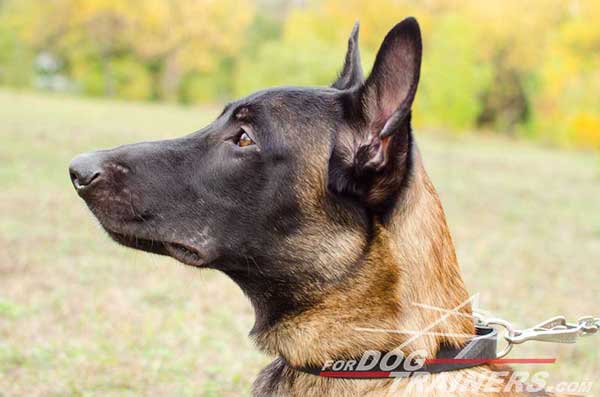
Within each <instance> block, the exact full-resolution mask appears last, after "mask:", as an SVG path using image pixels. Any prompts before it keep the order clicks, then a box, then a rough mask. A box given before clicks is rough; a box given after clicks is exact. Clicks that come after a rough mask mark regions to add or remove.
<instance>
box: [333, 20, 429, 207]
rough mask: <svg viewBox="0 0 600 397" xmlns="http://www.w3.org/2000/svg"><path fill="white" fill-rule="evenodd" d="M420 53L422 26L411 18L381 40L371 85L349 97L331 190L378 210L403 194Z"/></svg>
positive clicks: (410, 142)
mask: <svg viewBox="0 0 600 397" xmlns="http://www.w3.org/2000/svg"><path fill="white" fill-rule="evenodd" d="M421 53H422V44H421V32H420V29H419V24H418V23H417V21H416V20H415V19H414V18H407V19H405V20H403V21H402V22H400V23H399V24H397V25H396V26H395V27H394V28H393V29H392V30H391V31H390V32H389V33H388V34H387V36H386V37H385V39H384V40H383V43H382V44H381V47H380V49H379V52H378V53H377V57H376V58H375V64H374V65H373V70H372V72H371V74H370V75H369V77H368V78H367V80H366V81H365V82H364V83H363V84H362V85H361V86H360V87H358V88H357V89H355V90H352V91H350V92H349V93H348V94H347V95H346V101H345V106H346V108H350V110H348V109H346V110H347V111H346V114H348V115H351V116H352V117H353V119H352V120H349V122H348V126H349V127H348V128H341V129H340V130H339V131H338V133H337V136H336V140H335V145H334V148H333V151H332V154H331V158H330V163H329V187H330V189H332V190H333V191H335V192H339V193H349V194H351V195H355V196H358V197H359V198H361V199H362V200H364V202H366V204H367V205H368V206H369V207H370V208H371V209H372V210H374V211H377V210H378V209H380V208H378V207H381V206H382V205H383V204H384V203H385V202H386V200H388V199H389V198H390V197H391V196H392V194H393V193H394V192H397V191H399V189H400V187H401V184H402V181H403V179H404V177H405V176H406V174H407V171H408V167H409V163H410V148H411V145H412V136H411V127H410V116H411V106H412V103H413V100H414V97H415V93H416V90H417V84H418V81H419V73H420V68H421Z"/></svg>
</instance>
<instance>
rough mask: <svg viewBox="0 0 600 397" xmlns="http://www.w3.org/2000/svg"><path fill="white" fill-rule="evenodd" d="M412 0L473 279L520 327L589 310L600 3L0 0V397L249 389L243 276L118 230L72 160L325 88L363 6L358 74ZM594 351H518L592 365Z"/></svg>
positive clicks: (588, 376)
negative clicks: (75, 175) (101, 219)
mask: <svg viewBox="0 0 600 397" xmlns="http://www.w3.org/2000/svg"><path fill="white" fill-rule="evenodd" d="M408 15H414V16H416V17H417V18H418V20H419V22H420V24H421V28H422V31H423V39H424V58H423V70H422V74H421V82H420V86H419V92H418V94H417V99H416V103H415V105H414V117H413V118H414V122H413V124H414V127H415V129H416V136H417V140H418V141H419V143H420V147H421V150H422V152H423V157H424V159H425V164H426V166H427V168H428V170H429V172H430V174H431V176H432V179H433V181H434V183H435V184H436V186H437V187H438V189H439V191H440V195H441V197H442V201H443V203H444V205H445V207H446V210H447V215H448V218H449V224H450V228H451V230H452V232H453V235H454V239H455V242H456V245H457V249H458V255H459V259H460V261H461V265H462V269H463V274H464V277H465V280H466V282H467V285H468V287H469V289H470V291H471V292H473V293H475V292H479V293H480V294H481V295H480V302H481V306H482V307H484V308H486V309H489V310H491V311H493V312H495V313H496V314H497V315H499V316H501V317H505V318H508V319H510V320H512V321H514V322H515V323H516V324H517V325H518V326H531V325H534V324H536V323H538V322H540V321H542V320H543V319H546V318H548V317H550V316H553V315H556V314H565V315H567V316H568V317H569V319H572V320H575V319H576V318H577V317H578V316H582V315H585V314H595V315H599V314H600V305H598V300H597V296H599V295H600V267H599V263H598V261H599V258H600V211H599V202H600V161H599V160H598V158H599V157H598V152H599V151H600V24H598V21H599V20H600V1H597V0H531V1H528V2H526V3H524V2H522V1H517V0H503V1H499V0H498V1H496V0H490V1H476V0H473V1H470V0H464V1H449V0H426V1H394V0H371V1H368V2H367V1H354V0H346V1H342V0H324V1H301V0H256V1H233V0H219V1H216V0H136V1H133V0H131V1H127V0H0V138H1V143H0V192H1V193H0V396H1V397H7V396H11V397H12V396H28V397H29V396H139V395H165V396H238V395H247V394H248V393H249V388H250V384H251V382H252V380H253V379H254V378H255V376H256V374H257V373H258V370H259V369H260V368H261V367H262V366H263V365H264V364H266V363H267V362H268V361H269V360H268V358H267V357H264V356H262V355H261V354H260V353H258V352H257V351H256V349H255V348H254V347H253V346H252V344H251V341H250V340H249V339H248V337H247V332H248V331H249V329H250V328H251V327H252V323H253V313H252V309H251V307H250V306H249V304H248V302H247V301H246V299H245V298H244V297H243V295H242V294H241V292H240V291H239V290H238V289H237V287H236V286H235V285H234V284H233V283H232V282H231V281H229V280H228V279H227V278H225V277H224V276H222V275H221V274H218V273H216V272H201V271H197V270H195V269H189V268H186V267H184V266H182V265H178V264H175V263H171V262H173V261H172V260H170V259H168V258H162V257H156V256H152V255H149V254H143V253H138V252H134V251H130V250H127V249H125V248H122V247H118V246H117V245H116V244H114V243H111V242H110V241H109V240H108V238H107V237H106V236H103V235H102V232H101V231H100V228H99V227H98V226H97V225H96V223H95V221H94V220H93V218H92V216H91V215H90V214H89V213H88V212H87V210H86V209H85V206H84V204H83V202H81V200H79V199H78V198H77V197H76V194H75V193H74V192H73V189H72V187H71V186H70V181H69V178H68V174H67V165H68V163H69V160H70V158H72V157H73V156H74V155H75V154H77V153H79V152H83V151H88V150H92V149H98V148H103V147H110V146H115V145H118V144H123V143H130V142H135V141H140V140H150V139H162V138H168V137H174V136H178V135H183V134H185V133H188V132H191V131H194V130H197V129H199V128H201V127H202V126H204V125H206V124H207V123H209V122H210V121H211V120H212V119H213V118H214V117H215V116H216V115H217V114H218V112H219V111H220V108H221V107H222V104H223V103H224V102H225V101H227V100H230V99H231V98H235V97H239V96H243V95H246V94H248V93H250V92H252V91H254V90H256V89H260V88H264V87H267V86H274V85H328V84H330V83H331V82H332V81H333V80H334V78H335V76H336V74H337V73H338V71H339V70H340V68H341V66H342V63H343V57H344V53H345V49H346V42H347V38H348V35H349V33H350V31H351V29H352V25H353V24H354V22H355V21H356V20H359V21H360V23H361V31H360V46H361V51H362V56H363V63H364V69H365V71H368V70H369V69H370V67H371V65H372V62H373V58H374V55H375V52H376V50H377V48H378V46H379V44H380V43H381V41H382V39H383V37H384V36H385V34H386V33H387V31H388V30H389V29H390V28H391V27H392V26H393V25H394V24H396V23H397V22H399V21H400V20H401V19H403V18H404V17H406V16H408ZM599 351H600V339H599V338H588V339H586V340H584V341H582V342H580V343H579V344H578V345H576V346H558V345H543V344H542V345H540V344H536V345H532V346H523V347H519V348H518V349H515V350H514V353H512V356H511V357H558V363H557V364H556V365H553V366H546V367H544V368H539V367H536V368H533V367H523V366H519V368H517V369H518V370H521V369H538V370H544V371H549V372H550V373H551V377H550V380H551V381H556V382H558V381H565V380H571V381H582V380H594V379H598V378H599V377H600V354H599V353H598V352H599ZM598 387H599V386H598V385H596V386H595V389H594V390H596V391H598V390H600V389H598Z"/></svg>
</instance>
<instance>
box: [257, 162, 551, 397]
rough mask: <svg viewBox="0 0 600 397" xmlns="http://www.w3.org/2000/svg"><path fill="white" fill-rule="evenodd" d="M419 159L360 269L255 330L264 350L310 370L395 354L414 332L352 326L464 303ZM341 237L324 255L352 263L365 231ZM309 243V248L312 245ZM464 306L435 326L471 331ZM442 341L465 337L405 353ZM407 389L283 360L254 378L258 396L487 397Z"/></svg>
mask: <svg viewBox="0 0 600 397" xmlns="http://www.w3.org/2000/svg"><path fill="white" fill-rule="evenodd" d="M414 155H415V156H414V157H415V164H414V174H413V176H412V180H411V183H410V185H409V186H410V188H409V189H408V190H406V191H405V192H404V193H403V194H404V196H403V197H401V198H400V200H401V201H402V202H403V203H406V205H404V206H402V207H400V208H397V209H396V210H395V213H394V214H393V217H392V219H391V222H388V223H386V225H385V226H384V225H383V224H382V223H381V222H379V223H378V224H377V225H376V227H375V236H374V239H373V241H372V243H371V245H370V246H369V248H368V250H367V252H366V255H365V257H364V262H363V264H362V266H360V268H359V270H358V271H357V273H356V274H355V275H354V276H352V277H348V278H347V279H346V280H344V281H343V282H341V283H339V284H337V285H336V286H335V287H333V288H332V289H331V290H327V291H323V295H322V299H321V300H320V302H319V303H318V304H316V305H314V306H312V307H310V308H309V309H307V310H305V311H303V312H301V313H299V314H296V315H293V316H290V317H287V318H285V319H283V320H282V321H280V322H279V323H278V324H276V325H275V326H273V327H272V328H270V329H269V330H267V331H265V332H263V333H261V334H259V335H256V336H255V337H256V342H257V344H258V346H259V347H260V348H261V349H263V350H264V351H265V352H267V353H270V354H273V355H280V356H282V357H284V358H285V360H286V361H287V362H288V363H289V364H291V365H292V366H307V365H313V366H314V365H321V364H322V363H324V362H325V361H326V360H328V359H344V358H346V359H350V358H354V357H357V356H360V355H361V354H362V353H363V352H364V351H366V350H373V349H374V350H380V351H391V350H393V349H395V348H396V347H397V346H398V345H400V344H401V343H403V342H405V341H406V340H407V338H408V337H409V336H407V335H405V334H398V333H370V332H360V331H357V330H356V329H355V328H358V327H365V328H382V329H390V330H392V329H402V330H421V329H424V328H425V327H426V326H427V325H429V324H431V323H433V322H434V321H435V320H436V319H439V318H440V316H441V315H442V313H439V312H435V311H431V310H424V309H422V308H419V307H416V306H414V305H413V304H412V303H422V304H428V305H432V306H437V307H443V308H447V309H452V308H454V307H456V306H459V305H460V304H461V303H463V302H465V301H467V299H468V294H467V292H466V289H465V286H464V283H463V281H462V278H461V276H460V272H459V267H458V263H457V259H456V255H455V251H454V245H453V243H452V239H451V236H450V233H449V231H448V227H447V225H446V220H445V216H444V213H443V209H442V206H441V204H440V201H439V198H438V195H437V193H436V191H435V189H434V188H433V186H432V184H431V182H430V180H429V177H428V176H427V174H426V172H425V170H424V169H423V166H422V164H421V160H420V157H419V155H418V153H416V152H415V154H414ZM317 179H318V178H317ZM307 180H312V181H314V180H315V179H313V178H307ZM313 183H314V182H313ZM304 191H312V192H314V191H315V190H312V189H306V190H304ZM303 199H304V200H305V202H306V203H307V204H306V205H310V204H308V202H309V201H310V200H309V199H312V200H314V199H315V198H314V197H309V196H308V195H304V197H303ZM313 202H315V201H313ZM311 210H314V208H311ZM315 216H324V215H315ZM342 240H346V241H337V242H335V243H334V244H338V246H337V249H336V250H334V251H333V252H338V254H336V255H337V258H327V259H328V260H355V259H356V258H348V257H347V256H346V253H347V252H349V251H350V249H349V248H350V246H351V245H352V244H360V243H361V241H360V239H359V237H358V236H347V239H342ZM304 243H305V244H307V242H306V241H305V242H304ZM310 243H314V244H317V245H322V243H323V240H322V239H320V240H319V241H316V240H314V241H309V242H308V244H310ZM345 245H346V247H345ZM345 248H348V249H345ZM313 249H314V246H313ZM330 252H331V251H330ZM459 311H460V312H461V313H463V315H462V316H460V315H452V316H450V317H449V318H447V319H446V320H444V321H442V322H440V323H439V324H438V325H437V326H435V327H434V328H433V329H431V330H430V331H432V332H443V333H453V334H473V332H474V327H473V322H472V320H471V318H469V317H468V316H464V314H467V315H468V314H470V313H471V308H470V305H468V304H467V305H464V306H463V307H462V308H461V309H460V310H459ZM442 342H446V343H450V344H454V345H459V344H462V343H463V342H464V339H462V338H460V337H454V338H448V337H439V336H423V337H420V338H418V339H416V340H414V341H413V342H412V343H410V344H409V345H408V346H406V347H404V348H403V349H402V350H403V351H404V352H405V353H406V354H408V353H410V352H411V351H413V350H415V349H425V350H426V351H427V352H429V354H430V355H431V356H434V355H435V354H436V352H437V350H438V348H439V346H440V344H441V343H442ZM492 371H493V370H492V369H491V368H490V367H486V366H480V367H476V368H472V369H466V370H462V371H453V372H447V373H442V374H437V375H432V377H431V379H430V380H428V381H427V382H426V383H429V382H433V381H434V379H435V378H438V379H440V378H441V379H442V380H443V381H444V382H445V383H448V384H451V383H452V382H453V381H454V380H456V379H464V376H465V375H472V376H475V375H483V376H485V375H486V374H490V373H491V372H492ZM406 387H407V382H406V380H397V381H395V382H394V381H392V380H386V379H383V380H341V379H328V378H322V377H318V376H314V375H309V374H304V373H301V372H299V371H296V370H293V369H290V368H289V367H288V366H287V365H286V364H285V362H284V361H282V360H281V359H278V360H276V361H274V362H273V363H272V364H271V365H270V366H269V367H267V368H265V369H264V370H263V372H262V373H261V375H260V377H259V379H258V380H257V382H256V383H255V386H254V395H255V396H266V395H274V396H302V397H306V396H319V397H324V396H392V395H394V396H399V395H402V396H425V395H426V396H433V395H435V396H438V395H455V396H479V395H482V391H481V390H470V391H469V390H468V391H460V392H456V393H450V394H447V393H441V392H440V391H439V390H433V391H431V390H430V391H428V392H427V393H423V392H419V391H418V390H409V389H407V388H406ZM483 395H487V396H491V395H495V394H489V393H488V394H483ZM501 395H503V394H501ZM514 395H515V396H516V395H520V394H519V393H516V394H514ZM538 395H539V394H538Z"/></svg>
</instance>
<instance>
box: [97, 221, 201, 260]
mask: <svg viewBox="0 0 600 397" xmlns="http://www.w3.org/2000/svg"><path fill="white" fill-rule="evenodd" d="M104 229H105V230H106V232H107V233H108V235H109V236H110V237H111V238H112V239H113V240H114V241H116V242H117V243H119V244H121V245H123V246H125V247H128V248H133V249H137V250H140V251H145V252H150V253H153V254H158V255H166V256H171V257H173V258H175V259H177V260H178V261H180V262H182V263H184V264H186V265H190V266H195V267H204V265H205V261H204V260H203V258H202V254H201V253H200V251H198V250H197V249H195V248H193V247H190V246H188V245H185V244H181V243H175V242H168V241H161V240H158V239H157V240H154V239H147V238H141V237H137V236H135V235H131V234H124V233H118V232H115V231H112V230H110V229H107V228H106V227H104Z"/></svg>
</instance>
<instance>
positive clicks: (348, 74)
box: [331, 21, 364, 90]
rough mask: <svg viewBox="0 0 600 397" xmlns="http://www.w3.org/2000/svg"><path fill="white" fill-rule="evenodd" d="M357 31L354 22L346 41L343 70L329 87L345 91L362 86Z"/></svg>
mask: <svg viewBox="0 0 600 397" xmlns="http://www.w3.org/2000/svg"><path fill="white" fill-rule="evenodd" d="M358 29H359V24H358V21H356V23H355V24H354V28H353V29H352V33H350V38H349V39H348V50H347V51H346V60H345V61H344V68H343V69H342V71H341V72H340V75H339V77H338V79H337V80H336V81H335V83H333V84H332V85H331V86H332V87H333V88H337V89H338V90H346V89H348V88H351V87H354V86H357V85H359V84H362V82H363V81H364V77H363V71H362V66H361V64H360V51H359V50H358Z"/></svg>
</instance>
